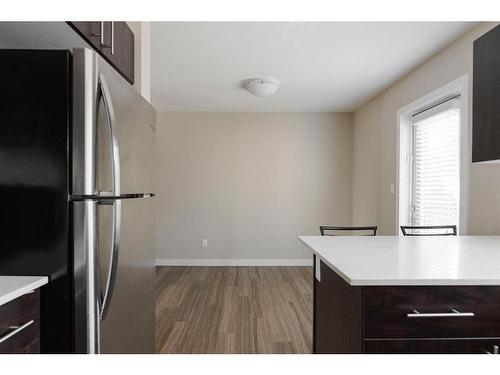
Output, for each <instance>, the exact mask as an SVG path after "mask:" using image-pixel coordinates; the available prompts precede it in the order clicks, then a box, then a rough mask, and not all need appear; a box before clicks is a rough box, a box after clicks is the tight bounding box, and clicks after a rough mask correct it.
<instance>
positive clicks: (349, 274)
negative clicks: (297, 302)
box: [299, 236, 500, 353]
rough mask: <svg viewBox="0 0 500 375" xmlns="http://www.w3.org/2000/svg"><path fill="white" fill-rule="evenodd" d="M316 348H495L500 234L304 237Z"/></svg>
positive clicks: (498, 342) (499, 323)
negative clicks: (310, 274) (308, 257)
mask: <svg viewBox="0 0 500 375" xmlns="http://www.w3.org/2000/svg"><path fill="white" fill-rule="evenodd" d="M299 238H300V240H301V241H303V242H304V243H305V244H306V245H308V246H309V247H310V248H311V249H312V251H313V254H314V317H313V352H314V353H495V352H497V351H498V347H499V346H500V314H499V313H498V312H499V311H500V236H458V237H454V236H448V237H437V236H432V237H399V236H376V237H372V236H362V237H358V236H353V237H351V236H349V237H347V236H346V237H320V236H300V237H299Z"/></svg>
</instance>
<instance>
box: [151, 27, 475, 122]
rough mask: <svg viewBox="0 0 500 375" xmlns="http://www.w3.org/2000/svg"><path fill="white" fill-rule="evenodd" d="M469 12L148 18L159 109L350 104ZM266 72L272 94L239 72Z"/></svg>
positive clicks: (425, 51) (447, 34) (417, 57)
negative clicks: (408, 17)
mask: <svg viewBox="0 0 500 375" xmlns="http://www.w3.org/2000/svg"><path fill="white" fill-rule="evenodd" d="M474 25H475V23H472V22H154V23H153V24H152V72H151V76H152V79H151V81H152V82H151V85H152V102H153V104H154V105H155V107H156V108H157V109H158V110H160V111H226V112H229V111H238V112H239V111H284V112H285V111H352V110H354V109H356V108H357V107H359V106H360V105H362V104H363V103H365V102H366V101H367V100H368V99H369V98H371V97H373V96H374V95H376V94H377V93H378V92H380V91H381V90H383V89H384V88H386V87H387V86H389V85H390V84H391V83H393V82H394V81H396V80H397V79H398V78H399V77H401V76H403V75H404V74H406V73H407V72H409V71H410V70H411V69H413V68H414V67H416V66H417V65H419V64H420V63H422V62H423V61H425V60H426V59H427V58H429V57H430V56H432V55H433V54H435V53H436V52H437V51H439V50H440V49H442V48H443V47H445V46H446V45H448V44H449V43H450V42H451V41H453V40H455V39H456V38H457V37H459V36H460V35H461V34H463V33H464V32H465V31H467V30H469V29H470V28H472V27H473V26H474ZM254 77H273V78H276V79H278V80H279V81H281V83H282V87H281V89H280V90H279V91H278V92H277V93H276V94H275V95H274V96H271V97H267V98H258V97H255V96H252V95H251V94H249V93H248V92H246V91H245V90H244V89H243V88H242V86H241V82H242V81H243V80H245V79H248V78H254Z"/></svg>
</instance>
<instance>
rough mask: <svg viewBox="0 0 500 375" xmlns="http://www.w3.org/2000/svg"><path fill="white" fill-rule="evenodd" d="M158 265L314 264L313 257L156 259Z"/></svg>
mask: <svg viewBox="0 0 500 375" xmlns="http://www.w3.org/2000/svg"><path fill="white" fill-rule="evenodd" d="M155 265H156V266H247V267H248V266H312V257H311V259H156V262H155Z"/></svg>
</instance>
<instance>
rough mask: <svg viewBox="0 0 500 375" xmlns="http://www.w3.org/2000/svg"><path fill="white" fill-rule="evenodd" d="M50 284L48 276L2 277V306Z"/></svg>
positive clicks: (0, 277)
mask: <svg viewBox="0 0 500 375" xmlns="http://www.w3.org/2000/svg"><path fill="white" fill-rule="evenodd" d="M48 282H49V279H48V277H46V276H0V306H1V305H3V304H5V303H7V302H10V301H12V300H14V299H16V298H18V297H20V296H22V295H23V294H26V293H29V292H31V291H32V290H34V289H37V288H40V287H41V286H42V285H45V284H47V283H48Z"/></svg>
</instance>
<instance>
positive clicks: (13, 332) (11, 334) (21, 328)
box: [0, 320, 35, 344]
mask: <svg viewBox="0 0 500 375" xmlns="http://www.w3.org/2000/svg"><path fill="white" fill-rule="evenodd" d="M34 322H35V321H34V320H30V321H29V322H27V323H24V324H23V325H22V326H12V327H9V328H10V329H12V330H13V331H10V332H9V333H7V334H6V335H3V336H2V337H0V344H1V343H2V342H4V341H6V340H8V339H10V338H11V337H12V336H14V335H17V334H18V333H19V332H21V331H22V330H23V329H25V328H27V327H29V326H30V325H32V324H33V323H34Z"/></svg>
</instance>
